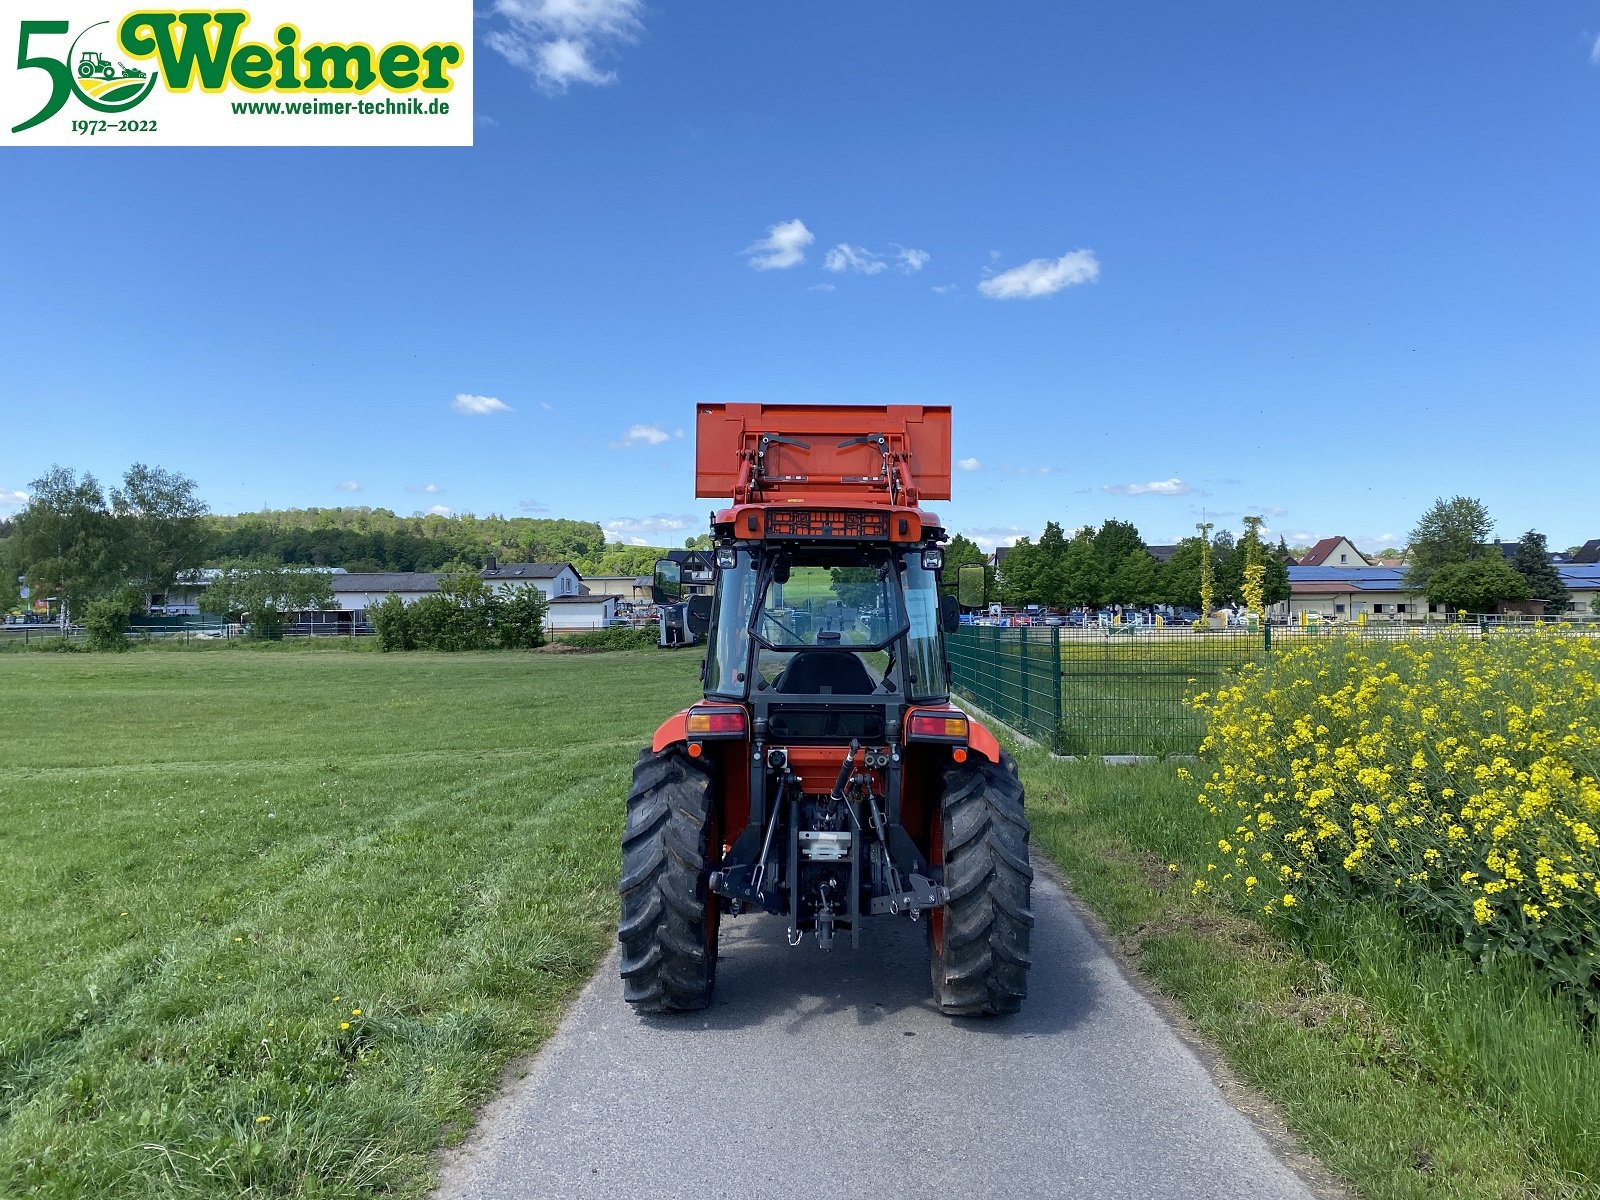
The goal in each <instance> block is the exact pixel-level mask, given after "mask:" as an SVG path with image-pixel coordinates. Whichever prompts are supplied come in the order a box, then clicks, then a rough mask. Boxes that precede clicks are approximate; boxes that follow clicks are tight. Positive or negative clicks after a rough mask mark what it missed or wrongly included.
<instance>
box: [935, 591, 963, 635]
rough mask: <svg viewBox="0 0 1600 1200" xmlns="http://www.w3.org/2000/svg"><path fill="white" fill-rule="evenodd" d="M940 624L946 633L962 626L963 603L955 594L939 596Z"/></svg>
mask: <svg viewBox="0 0 1600 1200" xmlns="http://www.w3.org/2000/svg"><path fill="white" fill-rule="evenodd" d="M939 625H940V627H941V628H942V629H943V630H944V631H945V632H946V633H954V632H955V631H956V630H958V629H960V628H961V605H960V604H958V603H957V602H956V598H955V597H954V596H940V597H939Z"/></svg>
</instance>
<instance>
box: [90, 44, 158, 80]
mask: <svg viewBox="0 0 1600 1200" xmlns="http://www.w3.org/2000/svg"><path fill="white" fill-rule="evenodd" d="M117 67H121V68H122V70H121V73H120V75H119V74H118V71H117ZM95 75H98V76H100V78H101V79H104V80H105V81H106V82H107V83H109V82H111V81H112V80H113V79H118V78H121V79H143V78H144V77H145V73H144V72H143V71H141V70H139V68H138V67H128V66H123V64H122V63H118V64H117V66H116V67H113V66H112V65H111V61H110V60H109V59H108V58H106V56H105V55H103V54H101V53H100V51H98V50H85V51H84V52H83V57H82V58H81V59H79V60H78V78H79V79H89V78H91V77H93V76H95Z"/></svg>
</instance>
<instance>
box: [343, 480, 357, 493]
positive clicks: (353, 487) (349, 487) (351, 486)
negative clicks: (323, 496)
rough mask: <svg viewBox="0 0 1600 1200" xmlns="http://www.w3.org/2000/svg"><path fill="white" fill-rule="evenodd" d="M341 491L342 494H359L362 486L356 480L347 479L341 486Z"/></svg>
mask: <svg viewBox="0 0 1600 1200" xmlns="http://www.w3.org/2000/svg"><path fill="white" fill-rule="evenodd" d="M339 490H340V491H341V492H359V491H360V490H361V485H360V484H359V483H357V482H356V481H355V480H354V479H346V480H345V481H344V482H343V483H341V484H340V485H339Z"/></svg>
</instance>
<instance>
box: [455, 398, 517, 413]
mask: <svg viewBox="0 0 1600 1200" xmlns="http://www.w3.org/2000/svg"><path fill="white" fill-rule="evenodd" d="M450 407H451V408H453V409H455V410H456V411H457V412H458V413H462V414H464V415H465V416H469V417H483V416H487V415H488V414H489V413H502V412H510V411H511V405H509V404H507V403H506V402H505V401H504V400H501V399H499V398H498V397H495V396H474V395H472V394H471V393H470V392H462V393H461V394H460V395H458V396H457V397H456V398H455V399H454V400H452V401H450Z"/></svg>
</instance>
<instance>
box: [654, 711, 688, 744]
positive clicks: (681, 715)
mask: <svg viewBox="0 0 1600 1200" xmlns="http://www.w3.org/2000/svg"><path fill="white" fill-rule="evenodd" d="M688 724H689V710H688V709H687V708H686V709H684V710H683V711H682V712H676V713H673V714H672V716H670V717H668V718H667V719H666V720H665V721H663V722H661V724H660V725H658V726H657V727H656V735H655V737H654V738H652V739H651V741H650V751H651V753H653V754H660V753H661V752H662V751H663V750H665V749H666V748H667V747H668V746H671V745H673V744H674V743H676V742H686V741H688V740H689V731H688Z"/></svg>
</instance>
